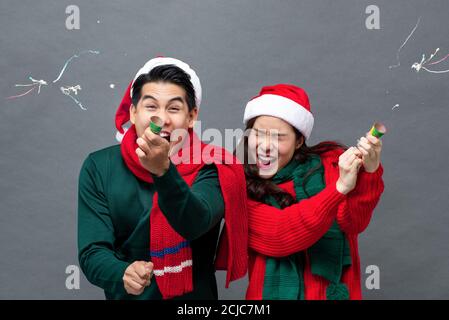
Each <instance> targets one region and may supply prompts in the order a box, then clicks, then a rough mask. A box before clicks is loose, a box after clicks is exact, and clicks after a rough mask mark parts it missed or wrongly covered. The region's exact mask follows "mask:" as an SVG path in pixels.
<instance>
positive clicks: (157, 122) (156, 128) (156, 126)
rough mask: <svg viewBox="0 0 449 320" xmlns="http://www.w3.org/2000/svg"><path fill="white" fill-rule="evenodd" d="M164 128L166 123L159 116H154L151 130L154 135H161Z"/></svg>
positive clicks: (151, 119)
mask: <svg viewBox="0 0 449 320" xmlns="http://www.w3.org/2000/svg"><path fill="white" fill-rule="evenodd" d="M163 126H164V121H163V120H162V119H161V118H159V117H158V116H152V117H151V118H150V130H151V131H152V132H153V133H154V134H157V135H159V133H160V132H161V130H162V127H163Z"/></svg>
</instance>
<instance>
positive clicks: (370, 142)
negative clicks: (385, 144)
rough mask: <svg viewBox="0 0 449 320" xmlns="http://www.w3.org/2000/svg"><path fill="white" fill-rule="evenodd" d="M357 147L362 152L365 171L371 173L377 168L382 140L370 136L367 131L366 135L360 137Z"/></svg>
mask: <svg viewBox="0 0 449 320" xmlns="http://www.w3.org/2000/svg"><path fill="white" fill-rule="evenodd" d="M357 148H358V149H359V150H360V152H361V153H362V161H363V167H364V168H365V171H366V172H369V173H372V172H375V171H376V170H377V168H379V165H380V153H381V151H382V140H380V139H379V138H376V137H374V136H372V135H371V134H370V133H369V132H368V133H367V134H366V137H361V138H360V140H359V142H358V143H357Z"/></svg>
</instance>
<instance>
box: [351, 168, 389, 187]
mask: <svg viewBox="0 0 449 320" xmlns="http://www.w3.org/2000/svg"><path fill="white" fill-rule="evenodd" d="M383 172H384V169H383V166H382V164H380V165H379V168H377V170H376V171H374V172H366V171H365V170H364V169H363V170H361V171H360V173H359V176H358V178H357V185H356V188H355V189H354V190H356V193H359V192H360V193H365V192H370V193H372V192H373V191H374V192H376V193H378V192H379V193H381V192H382V191H383V181H382V175H383Z"/></svg>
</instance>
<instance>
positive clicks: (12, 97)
mask: <svg viewBox="0 0 449 320" xmlns="http://www.w3.org/2000/svg"><path fill="white" fill-rule="evenodd" d="M34 89H36V86H34V87H32V88H31V89H30V90H28V91H27V92H25V93H22V94H19V95H17V96H10V97H6V99H8V100H9V99H15V98H20V97H23V96H25V95H27V94H28V93H30V92H31V91H33V90H34Z"/></svg>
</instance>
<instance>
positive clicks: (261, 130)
mask: <svg viewBox="0 0 449 320" xmlns="http://www.w3.org/2000/svg"><path fill="white" fill-rule="evenodd" d="M253 129H254V130H256V131H257V132H262V133H265V132H266V131H267V130H266V129H257V128H253ZM277 135H278V136H286V135H287V134H286V133H280V132H278V133H277Z"/></svg>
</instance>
